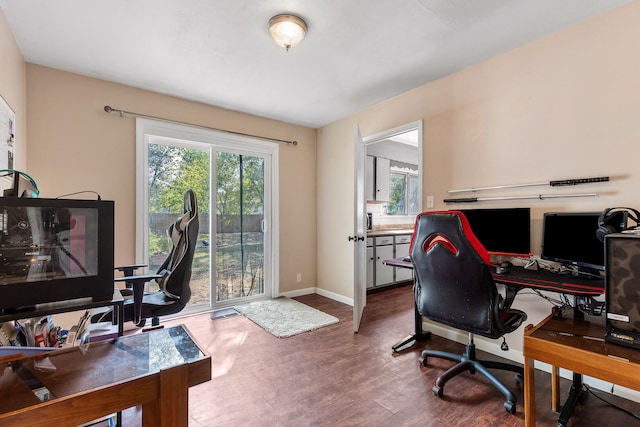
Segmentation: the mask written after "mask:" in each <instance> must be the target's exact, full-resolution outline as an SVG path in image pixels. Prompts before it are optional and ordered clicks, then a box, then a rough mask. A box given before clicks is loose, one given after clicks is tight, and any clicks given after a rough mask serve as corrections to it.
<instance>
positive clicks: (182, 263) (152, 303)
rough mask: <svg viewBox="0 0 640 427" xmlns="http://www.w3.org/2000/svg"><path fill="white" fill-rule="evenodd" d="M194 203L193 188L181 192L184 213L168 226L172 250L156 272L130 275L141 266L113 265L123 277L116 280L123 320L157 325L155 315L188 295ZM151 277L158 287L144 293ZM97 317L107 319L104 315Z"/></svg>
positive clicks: (179, 304) (173, 310) (167, 311)
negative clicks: (120, 284) (120, 285)
mask: <svg viewBox="0 0 640 427" xmlns="http://www.w3.org/2000/svg"><path fill="white" fill-rule="evenodd" d="M198 230H199V224H198V202H197V200H196V194H195V193H194V191H193V190H187V191H186V192H185V194H184V214H183V215H182V216H181V217H180V218H178V220H177V221H176V222H175V223H174V224H172V225H171V226H169V229H168V230H167V233H168V235H169V236H170V238H171V241H172V249H171V252H170V253H169V255H168V256H167V258H166V259H165V261H164V262H163V263H162V265H161V266H160V268H158V272H157V273H156V274H146V275H133V272H134V271H135V270H136V269H137V268H140V267H144V265H129V266H122V267H117V269H118V270H120V271H123V272H124V274H125V276H124V277H119V278H116V279H115V280H116V281H119V282H125V283H126V285H127V288H126V289H123V290H122V293H123V296H124V297H125V303H124V316H123V321H125V322H128V321H133V322H134V323H136V324H137V325H138V326H144V325H145V323H146V319H148V318H151V319H152V325H153V326H157V325H158V324H159V322H160V320H159V316H165V315H168V314H174V313H178V312H179V311H181V310H182V309H183V308H184V307H185V306H186V305H187V303H188V302H189V299H190V298H191V287H190V280H191V264H192V263H193V255H194V252H195V248H196V241H197V238H198ZM152 280H155V281H156V282H157V283H158V286H159V288H160V290H159V291H157V292H151V293H146V294H145V292H144V287H145V284H146V283H147V282H150V281H152ZM99 320H107V319H105V318H104V317H102V318H100V319H99Z"/></svg>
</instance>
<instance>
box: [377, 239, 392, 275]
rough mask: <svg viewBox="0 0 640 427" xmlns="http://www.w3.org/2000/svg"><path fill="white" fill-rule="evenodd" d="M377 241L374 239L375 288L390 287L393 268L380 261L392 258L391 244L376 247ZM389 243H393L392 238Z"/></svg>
mask: <svg viewBox="0 0 640 427" xmlns="http://www.w3.org/2000/svg"><path fill="white" fill-rule="evenodd" d="M378 239H379V238H378V237H376V286H385V285H390V284H392V283H393V270H394V268H392V267H389V266H388V265H385V264H383V263H382V261H383V260H385V259H391V258H393V244H389V245H385V246H378V242H377V240H378ZM390 243H393V238H391V241H390Z"/></svg>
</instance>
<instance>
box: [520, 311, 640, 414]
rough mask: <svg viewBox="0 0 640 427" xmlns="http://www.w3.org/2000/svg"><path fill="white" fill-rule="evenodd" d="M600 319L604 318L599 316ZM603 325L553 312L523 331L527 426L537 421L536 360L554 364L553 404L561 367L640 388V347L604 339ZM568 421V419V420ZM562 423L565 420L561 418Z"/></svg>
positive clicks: (557, 404)
mask: <svg viewBox="0 0 640 427" xmlns="http://www.w3.org/2000/svg"><path fill="white" fill-rule="evenodd" d="M596 321H597V322H598V323H601V321H602V319H596ZM604 333H605V330H604V326H603V325H602V324H595V323H594V321H588V320H584V319H573V317H572V316H571V315H566V316H563V317H560V316H558V315H554V314H552V315H550V316H549V317H547V318H546V319H544V320H543V321H542V322H540V323H539V324H538V325H536V326H535V327H534V326H532V325H528V326H527V327H526V328H525V331H524V344H523V354H524V368H525V369H524V384H525V389H524V411H525V426H535V425H536V413H535V407H536V406H535V394H536V393H535V378H534V361H535V360H539V361H541V362H545V363H548V364H550V365H552V367H553V371H552V406H553V407H554V408H553V409H554V410H557V408H558V406H559V391H558V384H559V381H558V368H565V369H567V370H569V371H572V372H574V376H575V375H580V374H584V375H588V376H590V377H593V378H598V379H601V380H604V381H608V382H611V383H614V384H618V385H621V386H624V387H628V388H630V389H633V390H639V391H640V351H638V350H636V349H631V348H627V347H623V346H619V345H615V344H610V343H607V342H605V341H604ZM565 422H566V420H565ZM559 424H560V425H562V422H561V421H559Z"/></svg>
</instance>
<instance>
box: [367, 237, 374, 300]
mask: <svg viewBox="0 0 640 427" xmlns="http://www.w3.org/2000/svg"><path fill="white" fill-rule="evenodd" d="M373 254H374V252H373V238H372V237H367V289H369V288H373V286H374V284H375V283H374V281H373V280H374V277H375V276H374V273H373V269H374V267H375V265H376V259H375V257H374V256H373Z"/></svg>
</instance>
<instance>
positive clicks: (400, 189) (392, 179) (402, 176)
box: [387, 168, 419, 215]
mask: <svg viewBox="0 0 640 427" xmlns="http://www.w3.org/2000/svg"><path fill="white" fill-rule="evenodd" d="M418 210H419V207H418V173H417V171H416V172H414V171H412V170H410V169H402V168H392V170H391V173H390V176H389V204H388V205H387V214H388V215H415V214H417V213H418Z"/></svg>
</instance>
